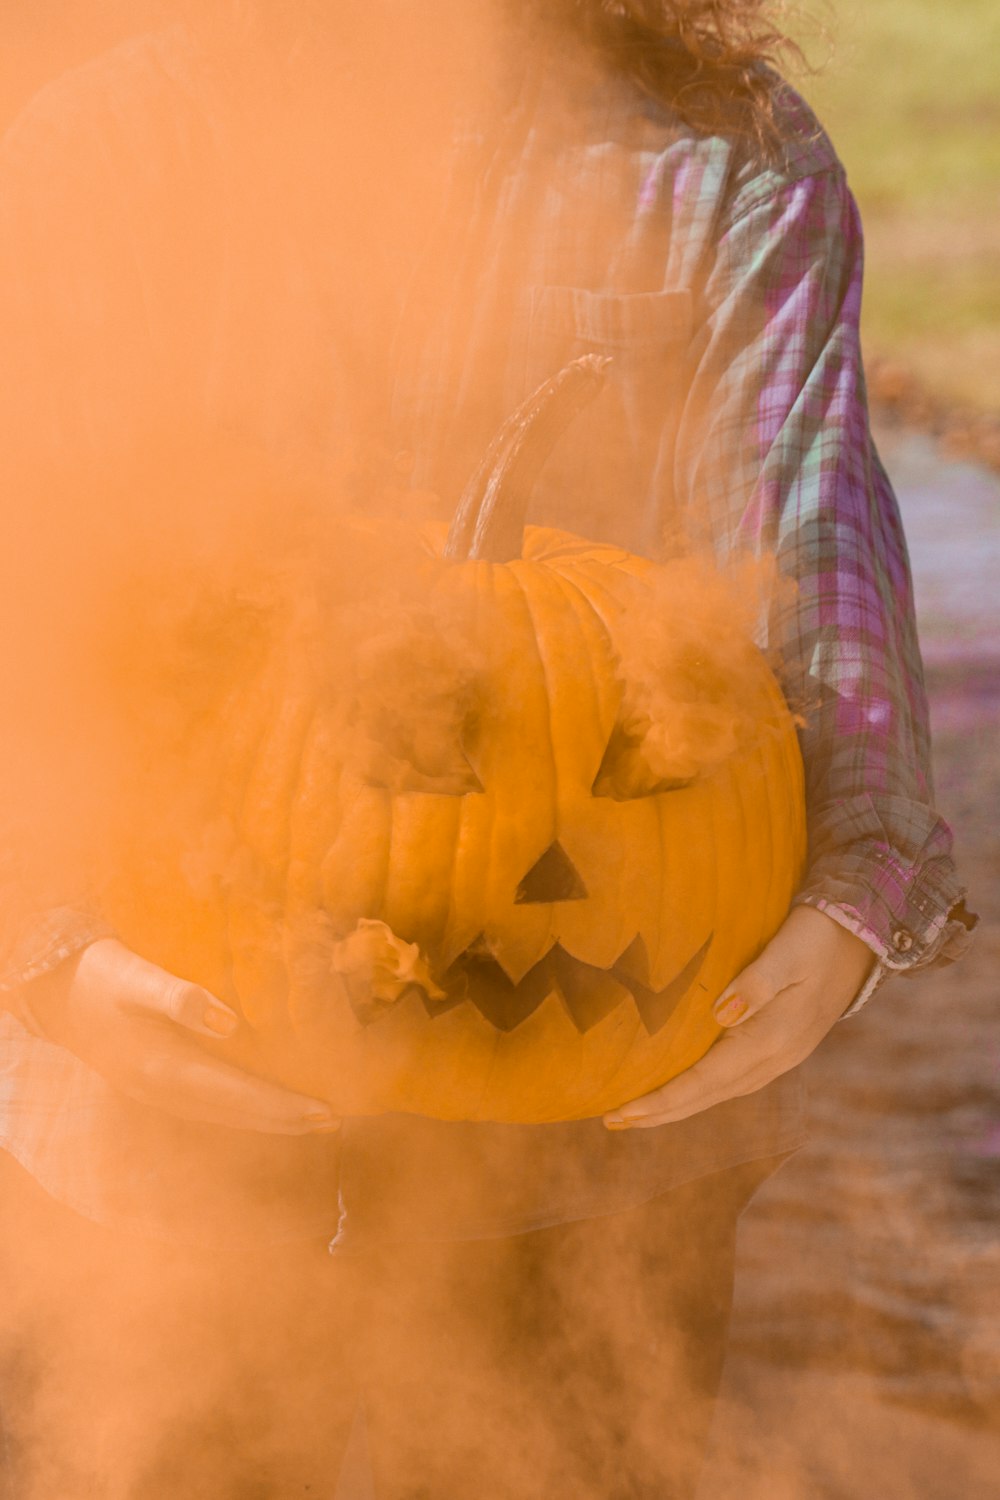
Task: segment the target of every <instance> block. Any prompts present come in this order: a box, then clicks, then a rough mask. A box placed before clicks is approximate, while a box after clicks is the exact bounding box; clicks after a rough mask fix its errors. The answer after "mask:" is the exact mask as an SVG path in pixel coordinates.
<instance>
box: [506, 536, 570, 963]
mask: <svg viewBox="0 0 1000 1500" xmlns="http://www.w3.org/2000/svg"><path fill="white" fill-rule="evenodd" d="M493 567H494V568H495V571H494V573H493V582H494V584H496V583H498V582H501V581H502V583H503V585H505V587H506V598H507V600H508V601H510V603H511V605H512V606H513V605H514V601H515V600H516V601H517V603H516V609H517V612H518V614H519V615H520V617H521V621H522V623H523V624H524V625H525V626H526V628H525V630H524V649H525V650H526V651H528V650H530V652H531V660H532V663H533V667H534V669H536V670H537V673H538V676H539V679H540V686H541V693H542V703H543V704H544V735H543V736H542V737H543V738H544V741H545V744H544V755H545V787H546V796H545V802H546V804H547V807H546V810H545V818H546V822H545V825H544V826H540V827H539V828H538V836H537V840H535V841H534V842H537V845H538V848H537V853H535V852H533V853H532V855H531V858H532V860H535V859H537V858H538V857H539V856H540V855H541V854H542V853H543V852H544V851H545V849H547V848H548V847H549V845H550V844H551V843H553V842H554V841H555V840H556V839H557V838H558V834H559V829H558V811H559V809H558V796H559V763H558V758H557V755H556V746H555V742H554V736H553V730H552V708H551V702H550V697H549V691H548V689H549V674H548V670H547V665H546V661H545V656H544V653H543V651H542V646H541V642H540V641H539V639H538V633H537V630H536V626H535V616H534V612H533V610H532V608H531V601H530V599H529V597H528V595H527V592H526V590H525V587H524V583H523V580H522V579H521V577H520V576H519V571H518V565H517V564H516V563H515V564H494V565H493ZM540 707H541V705H540ZM541 748H542V747H541V746H537V747H536V749H539V750H540V749H541ZM494 826H496V825H495V824H494ZM543 836H544V837H543ZM523 874H524V871H523V870H519V871H517V873H516V877H515V880H514V882H513V885H512V888H511V890H510V891H509V892H508V891H506V890H504V891H500V892H497V891H496V890H493V889H491V892H490V895H491V910H496V909H497V901H498V900H499V901H501V902H503V903H506V902H507V901H508V900H510V901H511V902H513V898H514V892H515V891H516V889H517V885H518V883H519V882H520V880H521V878H522V877H523ZM535 915H536V916H537V917H538V921H537V922H536V923H535V925H534V927H533V929H532V930H533V931H534V932H535V933H536V934H537V933H538V932H540V931H541V930H542V925H541V911H540V910H538V911H536V913H535ZM522 922H523V923H524V925H525V926H526V925H527V912H526V911H525V910H524V908H522ZM547 931H548V934H549V936H550V937H554V936H555V934H554V933H553V931H552V922H551V914H550V915H549V919H548V925H547ZM535 944H537V937H536V939H535Z"/></svg>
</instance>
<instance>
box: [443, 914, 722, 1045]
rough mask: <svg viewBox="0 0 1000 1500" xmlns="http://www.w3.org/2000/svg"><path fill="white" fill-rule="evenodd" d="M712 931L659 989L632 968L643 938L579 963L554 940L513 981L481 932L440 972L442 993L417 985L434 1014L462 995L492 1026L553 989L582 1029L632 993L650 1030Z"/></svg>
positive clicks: (641, 963)
mask: <svg viewBox="0 0 1000 1500" xmlns="http://www.w3.org/2000/svg"><path fill="white" fill-rule="evenodd" d="M714 935H715V934H714V933H709V935H708V937H707V938H706V939H705V941H704V942H703V943H702V945H701V947H700V948H699V949H698V951H697V952H696V953H695V954H694V955H693V956H692V957H691V958H689V959H688V961H687V963H686V964H685V965H684V967H683V968H682V969H680V970H679V971H678V973H677V974H675V975H674V977H673V979H671V980H670V981H669V982H668V983H667V984H666V985H664V986H663V988H662V989H659V990H654V989H651V988H650V986H649V985H648V984H644V983H643V982H642V981H641V980H640V979H638V978H637V977H636V974H637V972H639V973H648V972H649V970H648V964H647V962H646V949H645V944H644V943H643V941H642V939H641V938H636V939H635V940H634V942H632V943H630V944H629V946H628V948H627V949H626V950H625V952H624V953H623V954H622V955H621V957H620V958H619V959H618V960H617V962H616V963H614V964H613V965H612V966H611V968H610V969H598V968H595V967H594V966H593V965H592V964H588V963H584V961H583V960H582V959H579V958H574V957H573V955H572V954H571V953H567V952H566V950H565V948H563V947H562V945H561V944H560V943H556V944H554V946H553V947H552V948H550V949H549V951H548V953H546V955H545V957H544V958H542V959H540V960H539V961H538V963H537V964H535V965H534V966H533V968H530V969H529V970H528V972H527V973H526V974H525V975H524V977H523V978H522V979H520V980H519V981H518V982H517V983H516V984H515V983H514V982H513V980H511V979H510V978H509V977H508V975H507V974H506V973H505V972H504V970H503V968H502V967H501V965H500V964H499V963H498V962H497V960H496V959H495V958H493V957H492V956H490V954H489V953H488V952H487V951H486V950H485V948H484V945H483V942H482V940H481V939H480V940H477V941H476V942H475V943H472V944H471V945H470V947H469V948H468V949H466V951H465V953H463V954H462V955H461V956H460V957H459V958H457V959H456V960H455V962H454V963H453V964H452V965H451V967H450V968H449V969H448V970H447V972H446V973H445V974H444V975H443V976H442V977H441V980H440V984H441V988H442V989H443V990H444V991H445V997H444V999H440V1000H434V999H432V998H431V997H430V996H428V995H427V994H426V993H424V991H421V992H420V993H421V997H422V999H423V1002H424V1007H425V1009H426V1011H427V1014H428V1015H429V1016H430V1017H431V1018H432V1019H434V1018H435V1017H437V1016H440V1015H444V1014H445V1013H446V1012H447V1011H449V1010H453V1009H454V1008H455V1006H456V1005H461V1004H463V1002H465V1001H466V1000H468V1001H471V1003H472V1004H473V1005H474V1006H475V1007H476V1009H477V1010H478V1011H479V1012H480V1014H481V1015H482V1016H484V1017H485V1019H486V1020H487V1021H489V1022H490V1024H491V1025H493V1026H495V1027H496V1028H497V1030H498V1031H513V1030H514V1028H515V1027H516V1026H520V1024H521V1022H522V1021H526V1020H527V1019H528V1017H529V1016H530V1015H532V1014H533V1013H534V1012H535V1011H536V1010H537V1009H538V1007H539V1006H540V1005H541V1004H542V1002H543V1000H545V999H546V997H547V996H548V995H551V994H557V995H558V996H559V998H560V999H561V1000H562V1002H563V1004H564V1006H565V1007H566V1011H567V1013H568V1015H569V1017H570V1019H571V1020H572V1022H573V1024H574V1026H576V1028H577V1030H578V1031H579V1032H580V1033H581V1034H582V1033H584V1032H587V1031H589V1030H590V1029H591V1027H593V1026H596V1025H597V1024H598V1022H599V1021H603V1020H604V1018H605V1016H608V1015H610V1014H611V1012H612V1011H613V1010H615V1009H616V1008H617V1007H618V1006H619V1005H621V1003H622V1002H623V1001H624V1000H625V999H626V998H627V997H628V996H631V998H632V999H633V1000H634V1001H635V1005H636V1009H637V1010H638V1012H639V1016H640V1018H641V1020H642V1024H643V1026H644V1027H645V1029H646V1031H647V1033H648V1034H649V1035H650V1036H653V1035H655V1033H656V1032H658V1031H659V1030H660V1029H661V1028H662V1027H663V1026H664V1025H665V1024H666V1022H667V1021H668V1020H669V1018H670V1016H671V1015H672V1014H673V1013H674V1011H675V1010H676V1009H677V1006H678V1005H679V1004H680V1002H681V1000H683V998H684V996H685V995H686V994H687V992H688V990H689V989H690V988H691V986H692V984H693V983H694V982H695V980H696V979H697V977H698V974H699V972H700V970H701V966H702V964H703V963H704V961H705V956H706V954H707V953H708V950H709V948H710V947H711V944H712V938H713V937H714Z"/></svg>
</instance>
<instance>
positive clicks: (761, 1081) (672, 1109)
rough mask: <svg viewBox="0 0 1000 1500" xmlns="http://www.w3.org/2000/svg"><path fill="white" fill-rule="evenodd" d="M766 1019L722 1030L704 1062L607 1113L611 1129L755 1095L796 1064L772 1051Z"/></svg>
mask: <svg viewBox="0 0 1000 1500" xmlns="http://www.w3.org/2000/svg"><path fill="white" fill-rule="evenodd" d="M763 1019H764V1018H763V1017H760V1018H759V1020H758V1023H757V1026H755V1027H751V1028H750V1029H749V1030H746V1031H743V1030H739V1031H731V1032H726V1033H723V1035H722V1036H721V1037H720V1038H719V1040H718V1042H716V1044H715V1046H714V1047H712V1048H711V1050H710V1051H709V1052H708V1053H706V1055H705V1056H704V1057H703V1058H702V1059H701V1061H700V1062H697V1063H695V1064H694V1065H693V1066H692V1067H690V1068H687V1069H686V1070H685V1071H684V1072H683V1073H680V1074H678V1076H677V1077H676V1078H674V1079H671V1081H670V1082H669V1083H667V1084H664V1086H663V1087H662V1088H659V1089H656V1090H654V1092H653V1093H651V1094H645V1095H643V1097H642V1098H641V1099H634V1100H633V1101H632V1102H631V1103H630V1104H626V1105H623V1106H622V1108H621V1109H617V1110H613V1111H612V1112H611V1113H610V1114H607V1115H605V1117H604V1123H605V1125H607V1127H608V1128H609V1129H610V1130H627V1129H640V1130H643V1129H648V1128H649V1127H650V1126H653V1125H666V1124H669V1123H672V1122H674V1121H676V1120H684V1119H687V1118H688V1116H690V1115H694V1114H698V1113H699V1112H700V1111H701V1110H703V1109H711V1108H712V1106H713V1105H715V1104H720V1103H722V1101H723V1100H724V1099H733V1098H737V1097H738V1096H740V1095H743V1094H752V1093H755V1092H756V1090H757V1089H759V1088H763V1087H764V1085H765V1084H766V1083H769V1082H770V1081H771V1078H776V1077H777V1075H778V1074H779V1073H781V1072H784V1071H785V1070H786V1069H787V1068H789V1067H792V1066H794V1062H792V1061H784V1060H783V1059H779V1058H778V1057H777V1056H775V1055H774V1054H773V1053H772V1052H771V1048H770V1039H769V1038H768V1037H767V1036H766V1035H765V1036H764V1037H761V1036H760V1023H761V1022H762V1021H763ZM798 1060H799V1059H798V1058H796V1059H795V1061H798Z"/></svg>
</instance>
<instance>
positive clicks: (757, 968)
mask: <svg viewBox="0 0 1000 1500" xmlns="http://www.w3.org/2000/svg"><path fill="white" fill-rule="evenodd" d="M767 954H768V950H767V949H765V950H764V952H763V953H762V954H761V956H760V958H759V959H757V960H756V961H755V962H754V963H752V964H748V965H747V967H746V968H745V969H743V970H742V971H741V973H739V974H737V976H736V978H735V979H734V980H733V981H732V983H731V984H728V985H727V986H726V988H725V989H724V990H723V992H722V994H721V995H720V996H719V998H718V1000H716V1002H715V1004H714V1005H713V1006H712V1014H713V1016H714V1017H715V1019H716V1020H717V1021H718V1023H719V1025H720V1026H726V1027H732V1026H739V1025H741V1023H742V1022H744V1021H747V1020H749V1018H750V1017H751V1016H755V1015H756V1014H757V1013H758V1012H759V1011H761V1010H763V1008H764V1006H765V1005H768V1004H770V1002H771V1001H772V1000H773V999H774V997H775V995H777V994H779V993H780V991H781V990H783V989H784V988H785V987H786V985H787V982H788V981H787V979H786V978H785V972H784V970H783V968H782V967H780V966H779V964H778V963H776V962H775V960H774V958H773V957H772V958H771V959H770V960H769V959H768V956H767Z"/></svg>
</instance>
